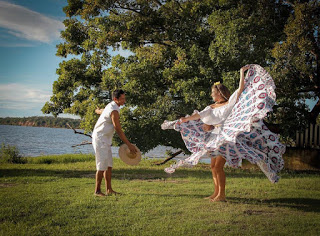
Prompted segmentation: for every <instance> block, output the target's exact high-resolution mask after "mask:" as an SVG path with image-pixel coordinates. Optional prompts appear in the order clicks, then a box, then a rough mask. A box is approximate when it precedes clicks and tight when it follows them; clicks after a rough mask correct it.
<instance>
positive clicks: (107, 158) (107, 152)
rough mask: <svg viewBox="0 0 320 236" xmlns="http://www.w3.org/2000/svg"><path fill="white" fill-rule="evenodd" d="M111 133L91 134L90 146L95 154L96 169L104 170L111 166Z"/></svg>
mask: <svg viewBox="0 0 320 236" xmlns="http://www.w3.org/2000/svg"><path fill="white" fill-rule="evenodd" d="M112 137H113V133H112V135H108V136H106V135H104V136H97V135H96V134H95V133H93V134H92V146H93V149H94V152H95V156H96V167H97V170H100V171H105V170H107V169H108V167H112V165H113V159H112V151H111V145H112Z"/></svg>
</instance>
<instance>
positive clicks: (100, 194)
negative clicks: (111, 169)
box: [94, 192, 106, 197]
mask: <svg viewBox="0 0 320 236" xmlns="http://www.w3.org/2000/svg"><path fill="white" fill-rule="evenodd" d="M94 195H95V196H96V197H105V196H106V195H105V194H104V193H102V192H95V193H94Z"/></svg>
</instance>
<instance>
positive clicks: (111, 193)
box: [106, 189, 121, 196]
mask: <svg viewBox="0 0 320 236" xmlns="http://www.w3.org/2000/svg"><path fill="white" fill-rule="evenodd" d="M106 195H107V196H109V195H121V193H118V192H116V191H113V190H112V189H111V190H107V194H106Z"/></svg>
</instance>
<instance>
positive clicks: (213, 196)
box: [204, 193, 218, 199]
mask: <svg viewBox="0 0 320 236" xmlns="http://www.w3.org/2000/svg"><path fill="white" fill-rule="evenodd" d="M217 195H218V194H215V193H213V194H212V195H211V196H209V197H205V198H204V199H215V198H216V196H217Z"/></svg>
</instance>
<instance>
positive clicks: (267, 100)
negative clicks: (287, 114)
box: [161, 65, 285, 183]
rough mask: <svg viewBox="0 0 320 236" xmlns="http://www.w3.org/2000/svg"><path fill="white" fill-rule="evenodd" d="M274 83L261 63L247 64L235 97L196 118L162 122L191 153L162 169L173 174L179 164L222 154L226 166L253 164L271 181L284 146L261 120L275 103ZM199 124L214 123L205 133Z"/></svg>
mask: <svg viewBox="0 0 320 236" xmlns="http://www.w3.org/2000/svg"><path fill="white" fill-rule="evenodd" d="M274 89H275V85H274V82H273V80H272V78H271V76H270V75H269V73H268V72H266V71H265V70H264V69H263V68H262V67H261V66H259V65H250V69H249V70H248V73H247V75H246V77H245V88H244V90H243V92H242V94H241V95H240V97H239V99H238V100H237V91H235V92H234V93H233V94H232V95H231V97H230V98H229V102H228V103H227V104H226V105H224V106H221V107H217V108H211V107H210V106H207V107H206V108H205V109H204V110H202V111H201V112H198V111H195V112H197V113H198V114H199V115H200V119H199V120H197V121H189V122H186V123H182V124H178V123H177V121H171V122H169V121H165V122H164V123H163V124H162V126H161V127H162V129H175V130H177V131H179V132H180V133H181V136H182V138H183V140H184V142H185V144H186V147H187V148H188V150H189V151H190V152H191V153H192V155H191V156H189V157H187V158H185V159H183V160H179V161H178V162H177V163H176V164H174V165H171V166H170V167H168V168H166V169H165V171H166V172H167V173H173V172H174V171H175V169H176V168H178V167H181V166H194V165H196V164H197V163H198V162H199V160H200V158H208V157H215V156H218V155H222V156H223V157H224V158H225V159H226V165H229V166H231V167H235V168H237V167H240V166H241V164H242V159H246V160H248V161H250V162H251V163H253V164H257V165H258V166H259V167H260V169H261V170H262V171H263V172H264V173H265V175H266V176H267V177H268V179H269V180H270V181H271V182H272V183H275V182H277V181H278V180H279V176H278V173H279V172H280V170H281V169H282V168H283V166H284V161H283V159H282V155H283V154H284V152H285V146H284V145H283V144H281V143H280V142H279V139H278V136H277V135H276V134H274V133H272V132H271V131H270V130H269V129H268V128H267V127H266V126H265V124H264V123H263V121H262V119H263V118H264V117H265V116H266V115H267V113H268V112H270V111H272V106H273V105H274V103H275V98H276V95H275V92H274ZM203 124H209V125H214V126H215V128H214V129H213V130H211V131H209V132H205V131H204V130H203V129H202V126H203Z"/></svg>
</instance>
